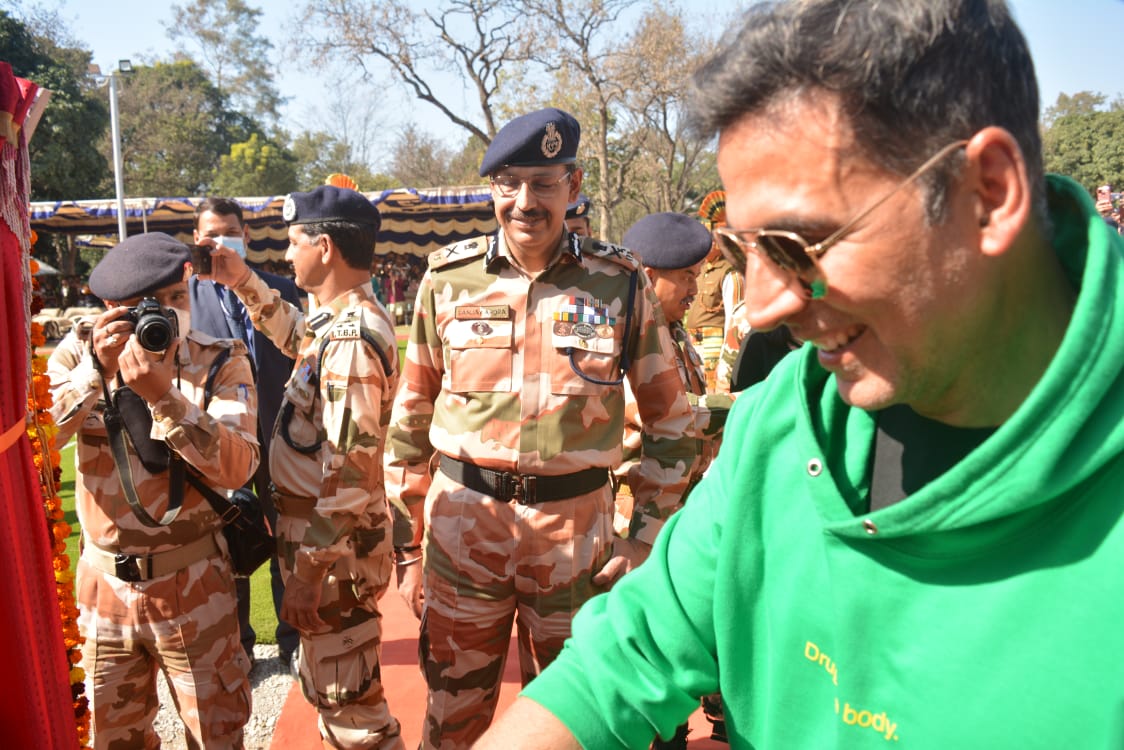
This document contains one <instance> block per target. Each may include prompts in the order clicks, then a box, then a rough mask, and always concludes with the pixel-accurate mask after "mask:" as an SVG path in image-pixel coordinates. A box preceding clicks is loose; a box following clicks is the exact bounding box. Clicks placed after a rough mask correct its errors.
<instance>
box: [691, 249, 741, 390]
mask: <svg viewBox="0 0 1124 750" xmlns="http://www.w3.org/2000/svg"><path fill="white" fill-rule="evenodd" d="M698 284H699V293H698V295H697V296H696V297H695V301H694V302H693V303H692V304H691V309H690V310H688V311H687V319H686V326H687V330H688V331H689V332H690V333H691V335H692V336H693V337H694V339H695V342H696V344H697V345H698V347H699V349H700V351H701V354H702V359H703V365H704V366H705V368H706V386H707V391H709V392H711V393H714V389H715V370H716V369H717V367H718V358H719V356H720V354H721V352H722V342H723V340H724V335H725V331H726V329H727V328H729V327H730V324H731V316H732V314H733V310H734V306H735V305H736V304H737V303H738V302H740V301H741V298H742V277H741V275H740V274H739V273H738V272H737V271H736V270H734V267H733V266H731V265H730V263H729V261H727V260H726V259H725V258H723V257H721V256H719V257H718V258H717V259H715V260H707V261H706V262H705V263H703V267H702V270H701V271H700V272H699V278H698Z"/></svg>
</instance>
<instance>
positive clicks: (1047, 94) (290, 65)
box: [0, 0, 1124, 145]
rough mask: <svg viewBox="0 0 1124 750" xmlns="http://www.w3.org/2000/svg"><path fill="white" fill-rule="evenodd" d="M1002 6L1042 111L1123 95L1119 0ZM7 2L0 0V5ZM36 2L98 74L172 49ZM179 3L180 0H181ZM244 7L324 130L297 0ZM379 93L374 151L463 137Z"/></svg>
mask: <svg viewBox="0 0 1124 750" xmlns="http://www.w3.org/2000/svg"><path fill="white" fill-rule="evenodd" d="M14 1H15V3H16V5H17V6H18V5H19V4H20V0H14ZM1009 1H1010V3H1011V6H1012V8H1013V10H1014V14H1015V17H1016V19H1017V21H1018V22H1019V24H1020V26H1021V27H1022V29H1023V33H1024V34H1026V36H1027V39H1028V41H1029V43H1030V48H1031V54H1032V55H1033V56H1034V60H1035V66H1036V69H1037V72H1038V83H1039V89H1040V92H1041V101H1042V106H1043V108H1045V107H1048V106H1050V105H1052V104H1053V103H1054V102H1055V101H1056V100H1057V97H1058V94H1059V93H1066V94H1073V93H1076V92H1078V91H1095V92H1100V93H1102V94H1105V95H1106V97H1107V99H1108V101H1112V100H1113V99H1115V98H1116V97H1117V96H1119V95H1121V94H1124V59H1118V57H1117V54H1118V53H1119V52H1120V51H1121V46H1120V45H1121V38H1122V33H1124V0H1076V1H1070V2H1066V1H1065V0H1009ZM12 2H13V0H8V1H7V2H6V3H5V2H0V7H3V6H4V5H11V3H12ZM39 2H40V3H41V4H43V5H45V6H46V7H48V8H57V9H58V11H59V14H60V16H61V17H62V18H63V19H64V21H65V22H66V23H67V24H68V25H69V27H70V31H71V33H72V34H73V36H74V37H75V38H76V39H77V40H78V41H80V42H81V43H83V44H84V45H85V46H86V47H87V48H89V49H90V50H92V52H93V58H94V62H95V63H97V64H98V65H100V66H101V69H102V70H103V71H108V70H111V69H113V68H115V67H116V64H117V60H119V59H123V58H129V59H132V60H133V61H134V62H140V61H143V60H144V59H146V58H148V59H151V58H154V57H155V58H161V59H167V58H168V57H170V55H171V51H172V50H173V49H174V48H175V46H176V44H177V43H174V42H172V41H171V40H170V39H169V38H168V35H167V32H166V28H165V25H166V24H169V23H171V21H172V19H173V14H172V11H171V8H170V4H169V3H163V2H153V1H152V0H102V1H101V2H94V1H93V0H39ZM181 2H182V3H183V4H186V3H187V0H181ZM677 2H678V4H679V5H680V7H683V8H684V9H685V10H687V11H688V12H689V14H691V15H692V16H696V17H699V18H707V17H710V16H713V14H714V13H715V10H714V9H715V7H716V5H718V4H716V3H715V2H714V1H713V0H677ZM431 3H432V4H436V3H435V2H434V0H422V2H421V4H431ZM248 4H249V5H251V6H252V7H257V8H260V9H261V10H262V11H263V14H262V17H261V25H260V29H259V32H260V33H262V34H264V35H266V36H268V37H269V38H270V39H271V41H273V44H274V52H275V54H277V57H278V60H277V61H276V63H275V70H276V72H277V75H278V88H279V90H280V92H281V94H282V95H283V96H287V97H291V100H290V102H289V103H288V104H287V105H286V106H285V108H284V109H283V111H282V122H281V124H282V126H284V127H285V128H286V129H288V130H289V131H290V132H291V133H296V132H299V131H301V130H305V129H311V130H329V131H330V130H332V127H331V125H332V124H333V122H334V121H333V117H332V116H331V115H329V114H328V112H329V107H330V105H331V101H332V99H333V98H334V97H338V96H339V95H340V94H341V92H343V91H346V90H347V87H346V86H340V85H338V84H336V83H335V82H333V81H326V80H323V79H321V78H319V77H318V76H317V74H316V73H315V71H311V70H308V69H306V68H307V64H306V63H305V62H303V61H299V60H295V59H291V58H289V59H286V58H285V51H286V50H291V49H293V48H294V47H295V46H297V45H299V44H300V41H301V40H300V34H299V32H297V31H295V30H294V23H295V21H294V16H295V14H296V12H297V9H298V8H299V7H300V6H302V5H303V4H304V3H303V0H248ZM740 4H742V5H744V4H745V3H740ZM728 5H729V6H730V7H733V6H734V5H735V4H734V3H728ZM446 86H447V88H446V89H445V91H446V95H452V96H460V95H461V93H462V92H461V91H459V90H458V89H459V88H460V87H461V84H460V83H459V81H457V80H455V79H454V80H452V81H450V82H448V83H447V84H446ZM381 88H383V89H385V93H384V94H382V96H381V97H379V98H378V101H380V102H385V105H384V106H385V108H386V110H387V115H386V117H385V118H380V119H381V120H382V122H381V127H380V129H379V131H378V132H379V135H378V136H377V137H378V138H380V139H383V144H381V145H389V144H390V143H391V142H392V141H393V138H394V136H395V135H396V133H397V132H398V131H399V130H400V129H401V128H403V127H405V126H406V125H408V124H411V123H413V124H416V125H418V127H419V129H420V130H421V131H423V132H427V133H429V134H430V135H433V136H436V137H438V138H441V139H442V140H444V141H446V143H448V144H449V145H457V144H459V142H460V141H461V140H462V138H463V131H460V130H458V129H457V128H455V127H454V126H452V125H450V124H448V123H447V122H446V121H445V119H444V116H443V115H442V114H440V113H439V112H438V111H437V110H436V109H435V108H433V107H431V106H429V105H426V104H422V103H420V102H415V101H413V100H412V98H411V95H410V94H408V93H407V92H406V91H405V90H404V89H402V88H399V87H395V86H394V85H393V84H390V83H388V82H384V83H382V84H381ZM466 93H467V92H466ZM363 95H364V96H371V94H363ZM375 96H378V95H377V94H376V95H375ZM462 101H463V102H464V105H465V110H466V111H469V112H472V111H475V110H473V109H472V108H471V106H470V104H469V102H468V100H467V99H464V100H462Z"/></svg>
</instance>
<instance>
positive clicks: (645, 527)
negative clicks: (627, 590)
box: [386, 233, 697, 748]
mask: <svg viewBox="0 0 1124 750" xmlns="http://www.w3.org/2000/svg"><path fill="white" fill-rule="evenodd" d="M563 237H564V239H563V240H561V241H560V243H559V248H558V254H557V255H556V256H555V258H554V260H553V261H552V262H551V263H550V264H549V265H548V266H547V267H546V268H545V269H544V270H543V271H542V272H541V273H540V274H538V275H537V276H536V277H535V278H530V277H529V276H528V275H527V274H526V273H524V272H523V271H522V270H521V269H519V267H518V266H517V264H515V263H514V262H513V261H512V258H511V254H510V251H509V250H508V249H507V247H506V243H505V242H504V240H503V238H502V233H501V235H499V236H493V237H490V238H486V237H481V238H476V239H474V240H470V241H467V242H464V243H460V244H457V245H451V246H449V247H447V248H444V249H443V250H439V251H437V252H436V253H434V254H433V255H431V256H430V266H429V270H428V271H427V272H426V274H425V276H424V278H423V279H422V282H421V287H420V289H419V292H418V300H417V304H416V305H415V319H414V323H413V326H412V327H411V331H410V341H409V346H408V348H407V351H406V364H405V369H404V372H403V382H402V386H401V388H400V389H399V392H398V395H397V397H396V399H395V403H394V411H393V415H392V419H391V427H390V431H389V434H388V440H387V457H386V461H387V493H388V495H389V496H390V498H391V501H392V510H393V512H394V513H395V515H396V525H395V537H396V543H397V544H398V545H400V546H406V545H409V544H411V543H412V542H413V541H415V540H417V539H418V538H420V534H421V529H419V528H417V525H418V524H424V529H425V534H426V536H425V562H424V565H425V611H424V614H423V618H422V632H421V642H420V644H419V645H420V650H421V652H422V653H421V656H422V662H423V663H422V667H423V670H424V673H425V676H426V681H427V683H428V685H429V699H428V705H427V716H426V725H425V728H424V737H423V746H425V747H437V746H440V747H444V748H461V747H467V746H468V745H470V744H471V743H472V742H473V741H474V740H475V739H476V738H477V737H478V736H479V735H480V734H481V733H482V732H483V731H484V730H485V729H486V728H487V726H488V724H489V723H490V722H491V718H492V715H493V713H494V711H495V706H496V700H497V698H498V695H499V684H500V677H501V675H502V672H503V664H504V659H505V656H506V653H507V645H508V642H509V640H510V637H511V626H512V622H513V619H514V617H515V614H516V612H518V613H519V655H520V668H521V671H522V678H523V681H524V683H526V682H528V681H529V680H530V679H531V678H532V677H534V676H535V675H536V674H537V673H538V672H539V671H541V669H542V668H543V667H545V666H546V665H547V664H549V663H550V662H551V661H552V660H553V659H554V658H555V656H556V655H557V653H558V652H559V650H560V649H561V647H562V643H563V641H564V640H565V639H566V638H567V637H568V636H569V634H570V619H571V617H572V615H573V614H574V612H576V611H577V609H578V608H579V607H580V606H581V604H582V603H583V602H585V601H586V600H587V599H588V598H589V597H590V596H592V595H593V594H594V593H596V592H595V591H594V589H593V585H592V582H591V577H592V574H593V573H594V572H596V571H597V570H599V569H600V568H601V567H602V566H603V565H604V564H605V562H607V560H608V558H609V555H610V552H611V544H612V528H611V522H612V517H611V512H612V491H611V489H610V485H609V483H608V482H607V481H606V482H605V483H604V484H603V485H602V486H600V487H599V488H597V489H595V490H593V491H587V492H585V493H583V494H579V495H577V496H575V497H572V498H566V499H563V500H554V501H544V502H537V503H531V504H522V503H519V502H511V503H507V502H502V501H501V500H499V499H497V498H496V497H493V496H491V495H489V494H484V493H482V492H479V491H477V490H473V489H471V488H469V487H466V486H465V485H464V484H462V483H460V482H458V481H454V480H453V479H452V478H450V477H449V476H448V475H447V474H446V472H445V471H440V472H437V473H436V474H432V473H431V465H432V464H433V463H434V459H435V458H436V457H437V456H438V453H439V454H442V455H444V456H450V457H453V458H456V459H459V460H461V461H465V462H468V463H470V464H472V465H475V466H476V467H484V468H486V469H492V470H498V471H509V472H515V473H518V474H525V475H538V476H540V479H539V480H538V481H540V482H542V483H544V484H549V481H548V480H544V479H543V478H542V477H545V476H552V475H553V476H557V475H564V474H569V473H571V472H577V471H582V470H591V469H592V470H593V471H594V473H595V472H596V470H597V469H598V468H600V469H602V470H603V471H604V476H605V477H606V479H607V477H608V474H609V468H610V467H612V466H616V465H617V464H618V463H620V456H621V447H620V435H621V434H622V430H623V428H624V391H625V388H624V386H623V385H622V384H617V385H599V384H595V383H592V382H590V381H588V380H585V379H583V378H582V377H580V376H579V375H577V374H576V373H575V372H574V371H573V369H572V368H571V360H570V358H569V357H568V356H567V355H566V354H565V353H564V349H565V347H572V351H573V361H574V365H575V366H576V367H577V368H579V369H581V370H582V371H583V372H584V373H585V374H586V375H587V376H589V377H593V378H597V379H600V380H602V381H608V380H612V379H614V378H616V377H618V376H619V374H620V373H619V369H618V365H619V364H620V363H621V356H622V352H628V353H629V354H630V355H631V360H632V361H631V369H630V370H629V372H628V382H629V385H630V388H631V389H632V390H633V391H634V392H635V394H636V396H637V401H638V402H639V403H640V404H642V406H641V412H642V416H643V418H644V424H645V426H646V430H645V433H644V435H643V444H644V456H643V459H642V461H643V471H642V472H641V474H642V477H641V478H640V479H639V480H638V485H637V490H636V491H637V497H638V503H637V508H636V513H635V515H634V517H633V519H632V534H633V535H634V536H635V537H636V538H638V539H640V540H641V541H643V542H645V543H651V541H652V540H653V539H654V537H655V535H656V533H657V532H658V531H659V529H660V527H661V526H662V525H663V522H664V520H665V519H666V518H667V517H668V516H670V515H671V513H672V512H673V511H674V510H675V509H676V508H677V507H678V506H679V503H680V499H681V496H682V494H683V491H684V489H685V488H686V483H687V476H688V472H689V470H690V467H691V465H692V464H693V462H694V459H695V453H696V450H697V441H696V440H695V439H694V438H693V431H692V427H691V423H692V420H691V414H690V412H689V408H688V405H687V401H686V398H685V396H684V394H683V389H682V386H681V385H680V382H679V377H678V375H677V374H676V372H675V367H674V365H673V363H672V359H671V354H670V349H671V342H670V340H669V338H668V335H667V329H666V328H665V327H664V326H663V325H661V324H660V322H661V321H662V320H663V317H662V315H660V314H657V312H656V311H657V310H658V309H659V307H658V303H657V302H656V299H655V296H654V294H653V293H652V291H651V288H650V286H649V284H648V281H647V278H646V277H645V275H644V274H643V273H641V272H638V271H637V265H636V262H635V260H634V259H633V258H632V257H631V255H630V254H628V253H627V251H624V250H621V249H619V248H616V247H613V246H611V245H605V244H603V243H600V242H597V241H595V240H592V239H589V238H586V239H582V238H580V237H577V236H576V235H563ZM633 274H635V277H636V279H637V284H636V292H635V301H634V308H633V316H632V321H631V329H630V332H629V334H628V340H627V341H626V340H624V337H625V318H626V314H627V311H626V310H625V309H624V308H625V305H626V302H625V301H626V300H627V299H628V289H629V279H630V276H632V275H633ZM583 336H584V338H582V337H583ZM442 460H445V459H442ZM528 502H530V501H529V500H528ZM423 504H424V519H423V518H422V515H423V514H422V507H423ZM399 521H401V525H399V523H398V522H399Z"/></svg>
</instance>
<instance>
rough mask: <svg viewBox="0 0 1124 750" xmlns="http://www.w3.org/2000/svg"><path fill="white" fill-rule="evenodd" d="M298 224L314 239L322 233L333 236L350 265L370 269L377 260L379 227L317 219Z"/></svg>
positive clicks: (333, 240)
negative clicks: (376, 243) (376, 242)
mask: <svg viewBox="0 0 1124 750" xmlns="http://www.w3.org/2000/svg"><path fill="white" fill-rule="evenodd" d="M298 226H299V227H300V229H301V231H303V232H304V233H305V234H306V235H308V236H309V237H311V238H312V239H316V238H317V237H319V236H320V235H322V234H326V235H328V236H329V237H331V238H332V242H334V243H336V247H338V248H339V249H340V254H341V255H343V259H344V261H346V262H347V265H348V266H349V267H351V268H362V269H365V270H370V268H371V264H372V263H373V262H374V260H375V240H377V239H378V233H379V230H378V227H375V226H372V225H371V224H358V223H356V222H353V221H317V222H311V223H308V224H299V225H298Z"/></svg>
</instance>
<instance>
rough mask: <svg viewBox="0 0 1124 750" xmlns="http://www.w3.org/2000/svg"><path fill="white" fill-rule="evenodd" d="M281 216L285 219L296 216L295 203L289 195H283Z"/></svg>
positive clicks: (288, 219) (289, 219) (291, 218)
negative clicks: (283, 202)
mask: <svg viewBox="0 0 1124 750" xmlns="http://www.w3.org/2000/svg"><path fill="white" fill-rule="evenodd" d="M281 218H282V219H284V220H285V221H292V220H293V219H295V218H297V203H296V201H294V200H293V196H291V195H286V196H285V205H284V206H282V207H281Z"/></svg>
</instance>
